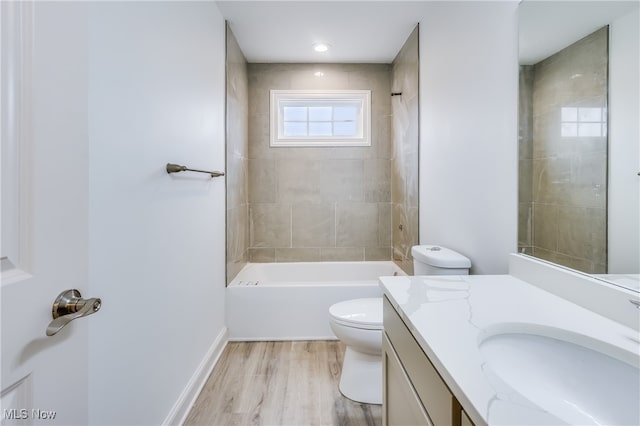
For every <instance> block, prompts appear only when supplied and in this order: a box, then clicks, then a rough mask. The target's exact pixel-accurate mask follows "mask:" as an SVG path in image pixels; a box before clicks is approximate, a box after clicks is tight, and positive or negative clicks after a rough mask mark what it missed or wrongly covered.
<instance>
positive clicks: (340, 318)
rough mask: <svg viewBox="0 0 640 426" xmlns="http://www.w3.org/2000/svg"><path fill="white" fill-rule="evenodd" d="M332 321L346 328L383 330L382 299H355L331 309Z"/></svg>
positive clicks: (337, 304) (333, 306)
mask: <svg viewBox="0 0 640 426" xmlns="http://www.w3.org/2000/svg"><path fill="white" fill-rule="evenodd" d="M329 316H330V317H331V320H332V321H334V322H335V323H337V324H340V325H343V326H345V327H352V328H359V329H363V330H382V328H383V326H382V298H381V297H375V298H367V299H353V300H345V301H344V302H338V303H335V304H334V305H332V306H331V307H330V308H329Z"/></svg>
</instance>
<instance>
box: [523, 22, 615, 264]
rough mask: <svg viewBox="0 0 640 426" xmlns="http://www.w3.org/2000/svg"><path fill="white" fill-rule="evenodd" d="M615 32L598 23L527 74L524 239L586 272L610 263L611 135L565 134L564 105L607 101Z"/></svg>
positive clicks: (547, 255)
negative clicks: (530, 207) (610, 41)
mask: <svg viewBox="0 0 640 426" xmlns="http://www.w3.org/2000/svg"><path fill="white" fill-rule="evenodd" d="M607 38H608V32H607V29H606V28H603V29H601V30H598V31H596V32H594V33H593V34H591V35H589V36H587V37H585V38H584V39H582V40H580V41H578V42H577V43H575V44H573V45H571V46H569V47H568V48H566V49H563V50H562V51H560V52H558V53H556V54H555V55H553V56H551V57H550V58H547V59H545V60H544V61H542V62H540V63H538V64H536V65H534V66H533V67H532V69H530V68H527V69H523V70H522V71H524V74H523V75H521V83H523V82H524V83H526V85H524V87H521V90H520V93H521V97H522V98H524V100H523V99H521V103H520V109H521V111H520V113H521V114H520V115H521V119H520V122H521V124H520V127H521V135H520V136H521V140H520V147H521V148H523V144H525V145H524V148H525V149H521V153H520V158H521V161H520V165H519V167H520V183H519V197H520V205H519V225H518V226H519V232H518V233H519V238H518V241H519V245H520V246H533V253H534V255H535V256H540V257H543V258H545V259H547V260H550V261H553V262H557V263H560V264H563V265H566V266H570V267H574V268H577V269H580V270H582V271H585V272H593V271H602V270H603V269H606V267H604V268H603V265H606V213H605V212H606V198H607V197H606V193H607V187H606V175H607V154H606V153H607V138H606V137H605V136H594V137H583V136H572V137H567V136H563V135H562V126H563V122H562V119H561V117H562V114H561V112H562V110H561V109H562V108H563V107H590V108H606V106H607V80H608V64H607V43H608V40H607ZM529 86H530V87H529ZM527 90H529V92H530V93H527ZM525 101H526V102H525ZM529 101H530V102H531V103H530V104H528V103H527V102H529ZM523 103H524V104H523ZM527 108H528V109H530V111H529V112H530V113H531V114H530V117H531V118H529V117H523V114H524V113H523V110H524V109H527ZM527 126H529V127H530V128H531V129H532V130H531V131H530V132H528V133H530V134H527V132H526V131H525V130H527V129H525V128H524V127H527ZM529 141H531V142H529ZM529 143H531V145H532V146H531V149H530V148H529V146H528V144H529ZM529 149H530V152H531V155H530V156H529V151H528V150H529ZM529 157H531V158H533V161H532V162H529V161H528V160H527V159H528V158H529ZM523 159H524V160H523ZM529 175H530V178H529ZM527 185H530V191H529V188H527ZM529 200H533V218H532V220H531V218H530V217H529V215H528V214H527V210H528V203H529ZM529 235H532V239H531V240H530V239H529V238H528V237H529Z"/></svg>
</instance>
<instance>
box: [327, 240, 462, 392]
mask: <svg viewBox="0 0 640 426" xmlns="http://www.w3.org/2000/svg"><path fill="white" fill-rule="evenodd" d="M411 253H412V255H413V265H414V270H415V272H416V275H466V274H468V273H469V268H470V267H471V261H470V260H469V259H468V258H466V257H464V256H463V255H461V254H459V253H456V252H455V251H453V250H449V249H446V248H443V247H440V246H430V245H423V246H415V247H413V248H412V250H411ZM329 325H330V326H331V330H332V331H333V333H334V334H335V335H336V337H337V338H338V339H340V340H341V341H342V342H343V343H344V344H345V345H346V347H347V349H346V350H345V353H344V361H343V363H342V373H341V375H340V385H339V388H340V392H341V393H342V394H343V395H344V396H346V397H347V398H349V399H352V400H354V401H357V402H362V403H366V404H382V329H383V326H382V298H381V297H376V298H367V299H353V300H345V301H343V302H338V303H336V304H334V305H332V306H331V307H330V308H329Z"/></svg>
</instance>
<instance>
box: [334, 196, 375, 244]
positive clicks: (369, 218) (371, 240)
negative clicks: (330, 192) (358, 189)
mask: <svg viewBox="0 0 640 426" xmlns="http://www.w3.org/2000/svg"><path fill="white" fill-rule="evenodd" d="M377 230H378V205H377V204H375V203H373V204H372V203H348V202H345V203H337V204H336V246H337V247H375V246H377V245H378V232H377Z"/></svg>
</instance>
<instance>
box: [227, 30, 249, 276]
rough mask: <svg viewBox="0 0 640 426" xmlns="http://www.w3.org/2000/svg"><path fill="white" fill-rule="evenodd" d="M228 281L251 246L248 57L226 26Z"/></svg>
mask: <svg viewBox="0 0 640 426" xmlns="http://www.w3.org/2000/svg"><path fill="white" fill-rule="evenodd" d="M226 31H227V58H226V67H227V76H228V78H227V81H226V88H227V116H226V123H227V135H226V143H227V150H226V152H227V154H226V165H225V169H226V194H227V203H226V208H227V212H226V216H227V238H226V244H227V247H226V254H227V270H226V276H227V283H229V282H230V281H231V280H233V278H235V276H236V275H237V274H238V272H239V271H240V269H242V267H243V266H244V265H245V264H246V262H247V249H248V242H249V238H248V231H249V222H248V196H249V195H248V170H247V164H248V162H247V157H248V150H249V146H248V74H247V61H246V60H245V58H244V55H243V54H242V51H241V50H240V47H239V46H238V43H237V41H236V39H235V37H234V35H233V33H232V32H231V30H230V29H229V28H228V27H227V29H226Z"/></svg>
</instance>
